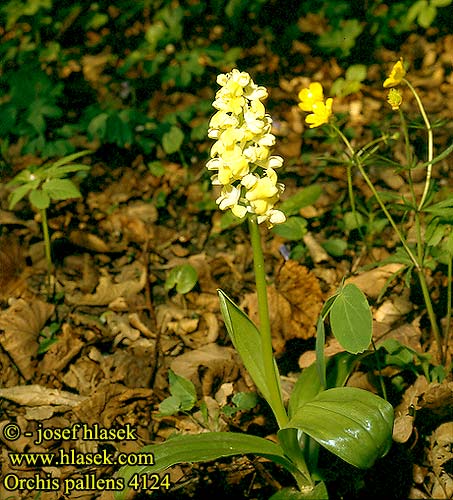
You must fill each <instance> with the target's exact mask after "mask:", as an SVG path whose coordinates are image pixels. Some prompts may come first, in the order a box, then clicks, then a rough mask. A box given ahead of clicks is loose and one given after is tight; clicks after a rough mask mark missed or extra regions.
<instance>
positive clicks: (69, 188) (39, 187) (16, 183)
mask: <svg viewBox="0 0 453 500" xmlns="http://www.w3.org/2000/svg"><path fill="white" fill-rule="evenodd" d="M89 153H91V151H81V152H79V153H74V154H72V155H69V156H66V157H64V158H61V159H60V160H57V161H55V162H53V163H49V164H45V165H43V166H41V167H36V166H31V167H29V168H27V169H25V170H22V171H21V172H20V173H19V174H17V175H16V177H14V179H12V180H11V181H10V182H9V183H8V184H7V185H8V186H9V187H13V191H12V193H11V195H10V198H9V208H10V209H12V208H14V207H15V205H16V204H17V203H18V202H19V201H20V200H22V198H24V197H25V196H27V195H28V197H29V200H30V203H31V204H32V205H33V206H34V207H35V208H36V209H38V210H45V209H46V208H48V207H49V206H50V202H51V201H58V200H67V199H70V198H79V197H80V196H81V194H80V191H79V190H78V188H77V186H76V185H75V184H74V183H73V182H72V181H71V180H70V179H65V178H64V177H66V176H67V175H68V174H70V173H77V172H83V171H87V170H89V169H90V167H89V166H87V165H82V164H75V163H71V162H73V161H74V160H77V159H78V158H80V157H81V156H85V155H87V154H89Z"/></svg>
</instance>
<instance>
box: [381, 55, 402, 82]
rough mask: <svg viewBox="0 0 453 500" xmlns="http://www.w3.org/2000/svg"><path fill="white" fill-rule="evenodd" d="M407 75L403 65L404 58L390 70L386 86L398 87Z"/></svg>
mask: <svg viewBox="0 0 453 500" xmlns="http://www.w3.org/2000/svg"><path fill="white" fill-rule="evenodd" d="M405 75H406V70H405V69H404V66H403V58H402V57H401V58H400V60H399V61H398V62H397V63H395V64H394V65H393V68H392V71H390V75H389V77H388V78H387V79H386V80H385V81H384V88H385V89H388V88H389V87H396V86H397V85H399V84H400V83H401V81H402V80H403V78H404V77H405Z"/></svg>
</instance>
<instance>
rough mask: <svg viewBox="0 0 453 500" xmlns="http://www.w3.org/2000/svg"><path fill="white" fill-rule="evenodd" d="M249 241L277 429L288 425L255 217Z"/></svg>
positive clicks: (265, 367)
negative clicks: (274, 352)
mask: <svg viewBox="0 0 453 500" xmlns="http://www.w3.org/2000/svg"><path fill="white" fill-rule="evenodd" d="M248 222H249V230H250V240H251V243H252V251H253V266H254V270H255V281H256V293H257V296H258V315H259V319H260V328H259V330H260V333H261V343H262V348H263V358H264V359H263V364H264V373H265V376H266V381H267V383H268V385H269V392H270V397H271V398H272V408H273V409H274V412H275V418H276V419H277V423H278V426H279V428H280V429H281V428H283V427H285V426H286V425H287V423H288V416H287V414H286V411H285V407H284V405H283V400H282V392H281V387H280V380H279V379H278V375H277V372H276V370H275V360H274V354H273V350H272V335H271V325H270V320H269V306H268V302H267V285H266V273H265V270H264V256H263V249H262V247H261V235H260V231H259V226H258V222H257V220H256V216H251V217H249V219H248Z"/></svg>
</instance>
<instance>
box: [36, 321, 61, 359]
mask: <svg viewBox="0 0 453 500" xmlns="http://www.w3.org/2000/svg"><path fill="white" fill-rule="evenodd" d="M60 327H61V325H60V323H58V322H53V323H50V325H48V326H46V327H45V328H44V329H43V330H42V331H41V332H40V334H39V337H40V338H39V347H38V354H44V353H46V352H47V351H48V350H49V349H50V347H51V346H52V345H53V344H55V343H56V342H58V339H57V337H56V334H57V333H58V331H59V330H60Z"/></svg>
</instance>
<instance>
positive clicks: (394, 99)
mask: <svg viewBox="0 0 453 500" xmlns="http://www.w3.org/2000/svg"><path fill="white" fill-rule="evenodd" d="M387 102H388V103H389V104H390V106H392V109H393V111H397V110H398V109H400V106H401V103H402V102H403V97H402V95H401V93H400V91H399V90H398V89H390V90H389V93H388V96H387Z"/></svg>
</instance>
